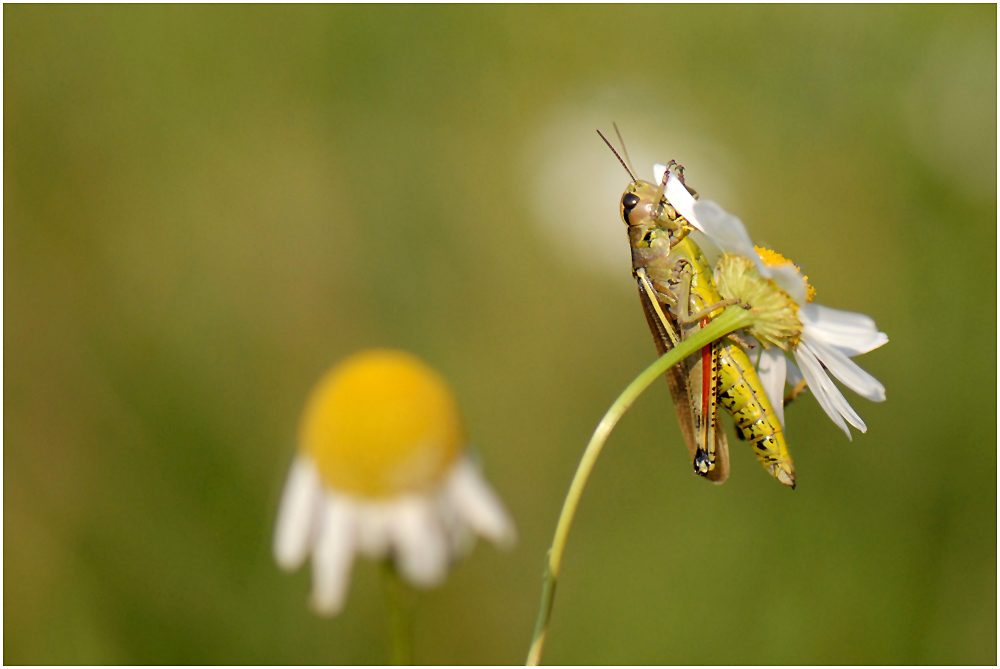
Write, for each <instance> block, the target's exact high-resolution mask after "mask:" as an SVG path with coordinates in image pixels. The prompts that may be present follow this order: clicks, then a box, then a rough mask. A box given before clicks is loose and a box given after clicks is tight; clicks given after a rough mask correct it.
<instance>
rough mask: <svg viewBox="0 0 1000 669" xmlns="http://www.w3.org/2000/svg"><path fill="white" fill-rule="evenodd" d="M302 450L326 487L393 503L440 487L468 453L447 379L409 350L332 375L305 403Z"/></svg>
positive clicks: (375, 356)
mask: <svg viewBox="0 0 1000 669" xmlns="http://www.w3.org/2000/svg"><path fill="white" fill-rule="evenodd" d="M299 448H301V449H302V450H303V451H304V452H305V453H307V454H308V455H309V456H311V457H312V458H313V460H314V461H315V463H316V466H317V468H318V469H319V473H320V476H321V477H322V479H323V481H324V483H325V484H326V485H328V486H330V487H333V488H336V489H337V490H339V491H342V492H346V493H351V494H356V495H361V496H366V497H388V496H395V495H399V494H403V493H415V492H422V491H426V490H428V489H430V488H432V487H433V486H435V485H436V484H438V483H440V482H441V480H442V479H443V478H444V476H445V474H446V473H447V472H448V471H449V469H450V468H451V466H452V465H453V464H454V462H455V460H456V458H458V456H459V454H460V453H461V450H462V428H461V420H460V418H459V413H458V404H457V403H456V401H455V397H454V395H453V394H452V392H451V389H450V388H449V387H448V384H447V383H446V382H445V380H444V379H443V378H442V377H441V376H440V375H439V374H438V373H437V372H435V371H434V370H433V369H431V368H430V367H428V366H427V365H426V364H424V363H423V362H422V361H421V360H419V359H418V358H417V357H416V356H413V355H411V354H409V353H405V352H403V351H389V350H371V351H362V352H360V353H356V354H355V355H353V356H351V357H349V358H348V359H346V360H344V361H343V362H341V363H340V364H339V365H337V366H336V367H334V368H333V369H332V370H330V371H329V372H328V373H327V374H326V376H325V377H323V379H322V380H320V382H319V384H317V386H316V388H315V390H313V392H312V395H311V396H310V398H309V401H308V403H307V405H306V410H305V413H304V414H303V416H302V423H301V424H300V427H299Z"/></svg>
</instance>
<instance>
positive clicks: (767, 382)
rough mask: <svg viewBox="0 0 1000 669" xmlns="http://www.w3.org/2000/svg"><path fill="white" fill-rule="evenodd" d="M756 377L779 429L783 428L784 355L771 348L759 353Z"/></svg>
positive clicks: (778, 350)
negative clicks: (778, 423) (779, 426)
mask: <svg viewBox="0 0 1000 669" xmlns="http://www.w3.org/2000/svg"><path fill="white" fill-rule="evenodd" d="M757 375H758V376H759V377H760V383H761V385H762V386H763V387H764V393H765V394H766V395H767V398H768V399H769V400H771V408H772V409H774V413H775V415H777V416H778V421H779V422H780V423H781V427H785V404H784V402H785V355H784V354H783V353H782V352H781V350H780V349H778V348H776V347H773V346H772V347H771V348H769V349H767V350H765V351H762V352H761V354H760V367H759V368H758V370H757Z"/></svg>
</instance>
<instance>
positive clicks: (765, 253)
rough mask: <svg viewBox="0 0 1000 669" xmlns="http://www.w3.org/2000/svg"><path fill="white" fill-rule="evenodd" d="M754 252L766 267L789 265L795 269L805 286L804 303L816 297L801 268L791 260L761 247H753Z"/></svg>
mask: <svg viewBox="0 0 1000 669" xmlns="http://www.w3.org/2000/svg"><path fill="white" fill-rule="evenodd" d="M753 248H754V250H756V251H757V255H759V256H760V260H761V262H763V263H764V264H765V265H767V266H768V267H778V266H779V265H791V266H792V267H794V268H795V271H796V272H797V273H798V274H799V276H801V277H802V281H803V282H804V283H805V284H806V302H812V301H813V297H815V296H816V289H815V288H813V287H812V284H811V283H809V277H808V276H806V275H805V274H803V273H802V268H801V267H799V266H798V265H796V264H795V263H793V262H792V261H791V260H789V259H787V258H786V257H785V256H783V255H781V254H780V253H778V252H777V251H772V250H771V249H765V248H764V247H762V246H754V247H753Z"/></svg>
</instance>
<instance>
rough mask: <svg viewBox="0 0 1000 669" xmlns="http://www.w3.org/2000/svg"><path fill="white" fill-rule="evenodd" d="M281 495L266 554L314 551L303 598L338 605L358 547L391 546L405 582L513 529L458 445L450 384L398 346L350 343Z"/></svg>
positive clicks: (313, 400) (432, 578) (301, 556)
mask: <svg viewBox="0 0 1000 669" xmlns="http://www.w3.org/2000/svg"><path fill="white" fill-rule="evenodd" d="M298 439H299V448H298V452H297V454H296V456H295V460H294V461H293V462H292V467H291V471H290V472H289V474H288V480H287V482H286V483H285V489H284V492H283V494H282V498H281V503H280V507H279V509H278V519H277V523H276V527H275V532H274V557H275V560H276V561H277V563H278V565H279V566H280V567H281V568H282V569H285V570H287V571H292V570H295V569H297V568H298V567H300V566H301V565H302V563H303V562H305V560H306V558H307V557H310V556H311V557H312V568H313V587H312V606H313V608H314V609H315V610H316V612H318V613H320V614H324V615H335V614H337V613H339V612H340V611H341V609H342V608H343V606H344V601H345V599H346V595H347V589H348V584H349V582H350V574H351V567H352V565H353V562H354V556H355V554H356V553H360V554H362V555H365V556H367V557H369V558H375V559H378V558H386V557H390V556H391V558H392V559H393V560H394V562H395V568H396V569H397V570H398V572H399V573H400V574H401V575H402V576H403V578H405V579H406V580H407V581H409V582H410V583H411V584H412V585H414V586H416V587H420V588H428V587H432V586H435V585H438V584H440V583H441V582H442V581H443V580H444V577H445V575H446V574H447V571H448V567H449V566H450V564H451V563H452V562H453V561H454V560H455V559H456V558H457V557H459V556H461V555H462V554H463V553H464V552H466V551H467V550H468V549H469V548H470V547H471V544H472V542H473V541H474V535H473V532H476V533H478V534H481V535H483V536H484V537H486V538H488V539H490V540H491V541H493V542H494V543H496V544H499V545H501V546H510V545H512V544H513V542H514V541H515V540H516V531H515V529H514V524H513V521H512V520H511V519H510V517H509V515H508V514H507V511H506V510H505V509H504V506H503V504H502V502H501V501H500V499H499V498H498V497H497V495H496V494H495V493H494V492H493V490H492V489H491V488H490V486H489V484H488V483H487V482H486V481H485V479H484V478H483V477H482V475H481V474H480V473H479V471H478V469H477V467H476V466H475V465H474V464H473V462H472V461H471V460H470V459H469V457H468V456H467V455H466V454H465V452H464V446H465V442H464V436H463V434H462V427H461V421H460V418H459V412H458V406H457V403H456V401H455V398H454V396H453V394H452V392H451V389H450V388H449V387H448V385H447V383H446V382H445V381H444V379H443V378H441V376H440V375H438V374H437V373H436V372H435V371H434V370H433V369H431V368H430V367H428V366H427V365H426V364H424V363H423V362H422V361H420V360H419V359H418V358H416V357H415V356H413V355H411V354H409V353H405V352H402V351H390V350H370V351H362V352H360V353H357V354H355V355H353V356H351V357H349V358H348V359H346V360H344V361H343V362H341V363H340V364H339V365H337V366H336V367H335V368H333V369H332V370H331V371H330V372H329V373H327V375H326V376H325V377H324V378H323V379H322V380H321V381H320V382H319V384H318V385H317V386H316V388H315V389H314V390H313V392H312V395H311V396H310V398H309V401H308V403H307V405H306V409H305V412H304V414H303V416H302V421H301V424H300V426H299V435H298Z"/></svg>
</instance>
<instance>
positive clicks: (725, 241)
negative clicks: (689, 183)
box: [671, 200, 771, 279]
mask: <svg viewBox="0 0 1000 669" xmlns="http://www.w3.org/2000/svg"><path fill="white" fill-rule="evenodd" d="M671 204H673V201H672V200H671ZM694 215H695V217H696V218H697V219H698V223H699V224H700V226H701V227H700V228H699V229H700V230H701V231H702V232H704V233H705V234H706V235H708V237H709V239H711V240H712V241H713V242H714V243H715V244H717V245H718V247H719V248H720V249H722V250H723V251H729V252H731V253H735V254H736V255H741V256H745V257H747V258H750V259H751V260H753V261H754V264H755V265H756V266H757V271H758V272H760V275H761V276H762V277H764V278H765V279H769V278H771V270H770V269H769V268H768V267H767V266H766V265H764V263H763V262H762V261H761V259H760V255H759V254H758V253H757V249H755V248H754V246H753V242H752V241H750V235H748V234H747V229H746V227H744V225H743V221H741V220H740V219H738V218H736V217H735V216H733V215H732V214H730V213H729V212H727V211H726V210H725V209H723V208H722V207H720V206H719V205H718V204H716V203H715V202H712V201H711V200H698V201H697V202H696V203H695V205H694ZM688 220H690V219H688Z"/></svg>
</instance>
